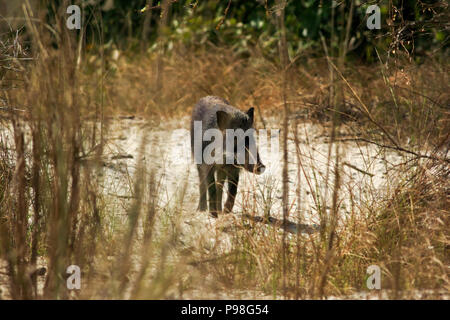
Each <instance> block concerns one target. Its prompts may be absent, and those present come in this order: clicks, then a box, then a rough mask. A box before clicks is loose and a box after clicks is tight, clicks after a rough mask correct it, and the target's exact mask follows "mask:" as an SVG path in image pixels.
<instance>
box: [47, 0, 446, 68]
mask: <svg viewBox="0 0 450 320" xmlns="http://www.w3.org/2000/svg"><path fill="white" fill-rule="evenodd" d="M169 2H170V5H169V9H168V11H169V12H168V16H169V22H168V24H167V26H165V27H161V26H160V16H161V13H162V5H161V1H150V0H147V1H145V0H132V1H127V0H122V1H120V0H106V1H105V0H102V1H97V0H94V1H78V2H77V1H75V2H74V3H75V4H76V3H78V4H79V5H80V6H81V7H82V8H83V10H82V12H83V16H84V21H83V23H84V24H85V25H86V27H87V28H86V30H85V31H84V32H86V42H87V45H89V46H95V45H98V44H99V43H101V42H104V43H106V44H115V45H116V46H117V47H118V48H119V49H127V50H129V49H132V50H138V49H140V48H146V47H147V45H149V46H150V49H152V48H154V47H155V46H154V45H153V44H154V43H155V40H156V39H157V37H158V34H159V33H158V32H160V31H161V32H162V33H163V34H164V35H165V36H166V37H167V38H168V40H167V41H166V43H165V45H166V46H167V47H168V48H169V49H170V48H173V45H174V43H176V42H179V41H181V42H183V43H184V44H185V45H187V46H189V47H191V48H195V47H198V46H201V45H205V44H207V43H211V44H214V45H216V46H224V45H225V46H229V47H232V48H233V49H235V50H236V51H239V52H242V53H243V54H245V52H246V51H247V50H248V48H249V47H254V46H258V47H260V48H261V49H262V51H263V52H264V53H265V54H266V55H267V56H268V57H272V58H274V57H275V56H277V41H278V40H277V39H278V36H279V34H278V31H277V30H276V26H275V24H274V23H271V20H273V14H272V13H273V11H274V10H276V5H275V1H264V0H259V1H236V0H233V1H227V0H222V1H193V0H192V1H189V0H188V1H169ZM351 2H352V1H350V0H342V1H330V0H298V1H288V3H287V7H286V9H285V22H286V23H285V26H286V36H287V44H288V50H289V55H290V56H291V58H292V57H295V56H296V55H298V54H300V53H302V54H305V53H308V52H312V53H315V54H318V55H322V54H323V52H322V44H321V41H320V37H321V35H322V36H323V37H324V38H325V39H332V38H333V42H332V43H331V46H330V49H329V50H330V54H331V55H332V56H335V55H337V54H338V52H339V50H340V49H341V48H340V44H341V43H342V42H343V41H344V38H345V37H346V27H347V23H348V21H349V19H351V20H352V25H351V27H350V29H349V34H348V35H347V37H348V41H349V48H348V52H349V55H350V57H349V59H352V60H356V61H361V62H376V61H377V59H376V54H375V52H374V48H375V47H376V48H378V50H380V52H383V53H386V52H387V51H388V50H401V51H405V52H406V53H407V54H411V55H414V56H415V57H416V58H417V59H418V60H419V61H420V57H422V56H426V55H430V54H433V53H435V52H436V50H438V51H439V50H443V51H444V52H446V51H447V50H448V45H449V43H448V42H449V29H448V28H449V26H448V24H449V22H448V21H449V18H450V16H449V8H448V2H447V1H442V0H424V1H418V0H391V1H388V0H380V1H363V0H355V1H353V6H354V7H352V3H351ZM43 3H46V2H43ZM47 3H48V7H49V9H50V10H49V13H48V16H47V19H48V21H49V22H50V24H51V23H52V22H54V20H53V18H54V17H53V18H52V14H54V8H60V6H59V4H60V3H62V1H49V2H47ZM372 4H377V5H378V6H379V7H380V9H381V26H382V28H381V29H380V30H369V29H368V28H367V27H366V18H367V15H366V9H367V7H368V6H369V5H372ZM144 8H149V9H148V10H146V9H144ZM100 16H101V17H100ZM100 19H101V22H102V30H101V39H100V38H99V32H98V22H99V20H100ZM160 29H163V30H160Z"/></svg>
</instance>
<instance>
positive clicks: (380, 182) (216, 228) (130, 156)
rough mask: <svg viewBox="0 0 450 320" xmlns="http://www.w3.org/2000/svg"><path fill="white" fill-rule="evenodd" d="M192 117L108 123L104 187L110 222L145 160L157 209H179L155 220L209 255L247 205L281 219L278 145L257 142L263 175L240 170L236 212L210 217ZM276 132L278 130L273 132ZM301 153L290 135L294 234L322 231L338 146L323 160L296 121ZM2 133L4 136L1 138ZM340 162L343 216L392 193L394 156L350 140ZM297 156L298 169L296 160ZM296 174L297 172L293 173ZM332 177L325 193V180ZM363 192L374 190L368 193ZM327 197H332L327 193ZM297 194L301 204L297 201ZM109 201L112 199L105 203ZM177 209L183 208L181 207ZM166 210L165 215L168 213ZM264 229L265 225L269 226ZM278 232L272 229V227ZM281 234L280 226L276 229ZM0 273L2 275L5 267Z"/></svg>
mask: <svg viewBox="0 0 450 320" xmlns="http://www.w3.org/2000/svg"><path fill="white" fill-rule="evenodd" d="M267 123H268V124H269V125H268V126H267V128H268V129H280V128H279V127H278V126H277V125H276V124H275V123H276V122H275V121H274V120H270V119H269V120H268V121H267ZM188 128H189V119H188V118H182V119H179V120H171V121H169V122H164V123H156V124H155V123H149V122H147V121H146V120H143V119H139V118H134V117H133V118H130V119H116V120H112V121H111V122H110V124H109V129H108V132H109V133H108V137H109V138H108V140H109V143H108V146H107V148H106V149H105V155H104V159H105V160H104V161H105V170H104V173H103V177H102V182H103V183H102V186H103V191H104V194H105V196H106V198H107V201H106V203H108V205H109V206H111V207H110V210H108V212H109V214H110V215H111V217H112V218H113V219H116V218H119V219H121V218H123V219H125V217H126V208H127V207H128V206H129V204H130V201H132V192H131V191H132V185H133V179H134V177H135V172H136V168H137V166H138V164H139V163H142V164H143V165H144V167H145V169H146V171H147V172H150V171H152V170H153V171H154V173H155V177H156V178H157V182H158V190H159V192H158V193H159V196H160V199H159V206H160V207H161V208H177V210H173V211H176V212H177V215H178V216H177V217H176V219H175V220H174V218H173V217H169V219H168V220H167V219H164V218H163V219H160V223H166V224H167V223H168V221H169V223H170V222H172V223H176V224H177V228H178V232H179V242H180V244H181V245H183V246H185V248H187V249H189V248H195V249H197V250H198V249H201V250H203V251H205V250H206V251H208V250H212V248H216V249H217V246H221V248H222V250H223V251H226V250H228V249H229V246H230V241H229V237H230V236H229V233H227V232H222V231H221V230H224V227H229V228H232V227H233V226H234V225H236V223H235V222H236V219H241V217H242V214H243V213H245V210H244V208H246V207H252V208H254V210H253V211H256V212H257V214H256V215H257V216H258V217H262V216H264V214H267V213H269V214H270V216H271V217H273V218H275V219H281V218H282V202H281V198H282V183H281V176H282V175H281V173H282V167H283V161H282V142H281V136H277V135H276V134H275V137H274V140H271V142H274V141H278V142H279V148H278V150H276V148H275V149H273V148H272V147H273V144H271V145H269V143H268V142H267V141H266V142H264V141H260V142H259V143H258V146H259V152H260V156H261V159H262V162H263V163H264V164H265V165H266V171H265V172H264V174H262V175H253V174H251V173H248V172H245V171H242V174H241V178H240V184H239V188H238V196H237V199H236V204H235V207H234V209H233V213H234V214H230V215H222V216H220V217H219V218H218V219H215V218H212V217H211V216H210V215H209V214H208V213H206V212H198V211H197V210H196V208H197V204H198V197H199V194H198V193H199V191H198V176H197V170H196V168H195V165H194V164H193V162H192V159H191V151H190V135H189V131H188ZM272 132H275V131H272ZM298 132H299V135H298V140H299V142H300V143H299V149H298V152H297V150H296V148H295V144H294V142H293V136H292V134H290V140H289V144H288V150H289V159H290V161H289V167H288V175H289V200H290V204H291V209H290V212H292V216H291V217H290V220H291V221H293V222H297V221H298V220H297V219H298V214H300V215H301V223H302V225H295V224H292V226H291V228H290V229H289V230H288V231H290V232H292V234H291V236H295V232H296V231H297V229H296V228H300V232H308V233H314V232H316V231H317V230H318V229H319V228H320V222H319V217H318V214H317V205H318V204H317V202H316V201H315V199H317V196H318V195H320V196H322V197H323V196H324V195H326V196H327V198H328V199H329V200H328V201H327V203H326V207H327V208H329V207H330V206H331V194H326V190H327V189H328V190H332V187H330V186H332V184H333V180H334V174H333V168H334V159H335V148H334V146H333V148H331V157H330V159H333V160H332V161H330V162H328V160H327V159H328V152H329V151H330V150H329V149H330V144H329V143H328V140H329V138H328V136H329V135H328V132H327V130H326V129H324V128H323V127H322V126H319V125H314V124H311V123H300V124H299V127H298ZM2 136H5V135H2ZM338 152H339V154H340V163H341V164H344V166H343V171H342V172H343V175H342V176H341V179H342V187H341V191H342V192H341V197H342V209H343V210H341V211H342V217H341V219H340V221H341V222H344V223H345V218H346V217H345V216H346V214H347V213H349V212H350V208H351V201H350V194H352V201H353V204H354V203H362V202H366V201H369V202H370V201H371V199H377V198H378V199H379V198H380V197H383V196H384V195H386V193H387V192H389V190H388V188H387V184H386V182H387V181H388V179H389V174H388V171H387V169H388V168H387V167H386V164H387V163H389V164H390V165H391V166H392V165H395V164H396V163H399V162H401V161H402V158H401V157H400V156H399V155H397V154H395V153H388V154H386V153H380V152H379V151H378V150H377V148H376V147H374V146H373V145H367V144H366V145H357V144H355V143H354V142H347V143H345V142H344V143H340V144H339V151H338ZM297 154H300V155H301V157H300V161H301V163H300V165H299V161H298V159H297ZM299 168H300V169H301V170H298V169H299ZM327 172H328V175H329V179H328V181H329V182H328V186H329V187H328V188H327V187H326V186H327V184H326V183H325V177H326V175H327ZM367 190H371V192H370V194H369V193H367ZM329 193H330V192H329ZM298 195H299V196H300V204H299V202H298V201H296V200H297V196H298ZM108 199H109V200H108ZM180 204H181V205H180ZM169 211H170V210H169ZM268 228H270V227H269V226H268ZM275 228H277V227H275ZM280 232H281V229H280ZM0 269H2V270H0V272H5V269H4V266H3V268H2V267H0Z"/></svg>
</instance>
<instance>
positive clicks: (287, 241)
mask: <svg viewBox="0 0 450 320" xmlns="http://www.w3.org/2000/svg"><path fill="white" fill-rule="evenodd" d="M34 27H35V28H37V26H36V25H34ZM30 30H32V28H31V27H30ZM56 31H57V32H58V34H59V36H60V37H59V40H58V41H59V42H58V43H57V47H58V49H50V48H51V46H49V45H42V44H46V43H49V41H50V39H49V38H46V37H45V35H47V33H46V32H45V31H44V30H40V33H39V34H40V36H37V34H33V35H32V39H33V44H34V47H35V48H38V49H35V51H24V49H23V48H21V47H20V45H19V44H20V43H21V39H20V38H21V36H20V35H18V36H16V35H15V34H11V35H8V36H4V38H2V44H1V47H0V50H1V55H2V57H1V58H2V59H1V60H2V61H6V62H2V63H3V64H2V69H1V70H6V72H3V73H2V74H1V77H0V84H1V93H0V98H1V100H0V103H2V105H1V110H0V121H1V126H2V128H3V129H2V132H1V133H0V134H1V144H0V159H1V160H0V177H1V183H0V257H1V259H2V260H3V261H6V268H5V270H6V274H0V277H2V278H3V280H2V281H6V282H7V284H6V286H5V287H6V288H8V290H7V293H5V292H3V293H1V294H2V297H9V298H13V299H31V298H38V299H39V298H50V299H53V298H59V299H66V298H101V299H108V298H130V297H131V298H156V299H159V298H174V297H208V296H210V297H216V296H217V294H218V292H221V294H223V296H224V297H272V298H280V297H286V298H323V297H327V296H330V295H334V296H338V297H345V296H346V295H349V294H353V293H355V292H359V291H364V290H366V288H365V279H366V277H367V275H366V268H367V266H368V265H371V264H377V265H379V266H380V267H381V268H382V272H383V283H382V287H383V288H384V289H388V290H387V291H386V292H388V297H391V298H414V297H416V292H415V291H414V290H424V289H432V290H434V291H433V293H432V294H431V297H439V294H440V293H442V292H445V293H447V294H448V292H449V289H450V283H449V278H448V275H449V265H450V261H449V258H450V257H449V254H448V248H449V233H448V225H449V220H448V219H449V218H448V217H449V212H448V208H449V187H450V186H449V182H448V181H449V177H448V175H449V160H448V146H449V145H450V144H449V132H450V127H449V125H450V124H449V114H448V105H449V92H448V83H450V82H449V81H448V80H449V79H448V76H449V74H448V65H447V62H440V61H436V60H433V59H432V58H430V59H429V61H428V62H427V63H426V64H424V65H421V66H416V65H411V64H407V63H406V62H402V66H401V67H400V66H398V65H397V66H394V67H392V68H390V69H389V70H386V68H385V67H384V66H383V65H381V64H380V65H377V66H371V67H367V66H354V65H349V66H346V67H345V68H343V69H341V70H340V71H341V72H342V75H343V77H342V78H340V79H337V80H335V81H336V83H330V81H329V77H328V67H327V62H326V59H325V58H320V59H318V58H308V57H304V58H302V59H299V60H298V61H296V62H295V63H294V64H293V67H292V70H291V71H294V72H293V74H294V77H293V79H292V82H291V83H290V86H291V89H292V92H291V93H290V95H289V99H288V101H287V103H288V104H289V107H290V110H291V113H290V115H289V117H290V120H301V121H314V122H318V123H320V124H321V125H323V126H324V131H325V132H327V131H328V128H329V127H330V124H331V119H332V118H333V115H335V111H336V110H337V111H338V112H339V113H340V114H341V120H343V121H342V122H341V123H339V127H338V129H337V133H336V136H335V137H334V138H332V140H331V145H332V146H334V147H335V148H336V149H335V150H336V152H334V153H333V152H331V153H330V155H329V163H328V166H327V168H328V169H329V174H327V176H326V177H323V176H320V173H318V172H317V177H316V178H315V179H316V180H315V181H314V180H313V181H307V182H305V184H304V186H303V188H305V189H307V190H308V191H309V192H311V193H312V194H315V195H316V199H315V201H316V203H315V204H316V205H315V207H314V208H310V210H312V211H313V214H314V215H316V216H317V217H319V219H320V223H321V230H320V232H319V233H317V234H311V235H305V234H297V235H290V236H288V237H286V234H283V233H280V232H279V230H278V229H276V228H268V227H267V226H265V225H264V224H258V223H249V222H248V221H247V220H242V221H241V220H239V219H236V220H235V226H236V227H237V229H238V230H239V231H234V232H232V233H231V244H230V248H231V249H230V250H229V251H227V252H224V251H223V250H222V249H221V247H216V248H212V249H211V250H208V251H205V250H203V249H202V248H194V249H192V250H191V252H188V253H186V252H185V251H184V248H183V247H182V246H180V245H179V241H178V238H179V223H180V221H179V219H177V218H176V217H177V216H178V214H179V212H181V211H182V210H183V208H184V207H185V202H184V197H183V193H181V194H180V195H179V198H178V200H177V202H176V205H174V206H161V205H160V202H159V196H160V194H159V193H160V190H159V189H158V177H157V175H156V174H155V172H154V171H153V170H152V168H151V167H148V166H145V163H144V162H140V163H139V165H138V169H137V170H136V172H135V175H134V176H129V179H130V181H131V185H132V187H131V188H130V194H131V196H132V200H131V201H130V202H129V205H128V206H127V214H126V215H125V216H121V217H117V216H116V212H115V211H114V210H113V209H111V208H114V206H113V205H112V204H111V203H108V201H109V198H108V197H107V196H105V194H104V192H103V189H102V183H103V180H102V179H103V178H102V170H103V164H104V162H103V160H104V149H105V146H106V145H107V144H108V127H109V123H108V119H109V118H110V115H114V114H117V113H126V114H137V115H140V116H144V117H146V118H148V119H156V120H157V121H164V120H166V119H170V118H174V117H180V116H184V115H188V114H189V113H190V108H192V106H193V105H194V104H195V102H196V101H197V100H198V99H199V98H200V97H202V96H205V95H218V96H222V97H225V98H227V99H229V100H230V101H232V102H233V103H234V104H235V105H237V106H242V107H243V106H247V105H254V106H256V107H257V108H258V109H257V110H258V114H259V115H260V118H259V119H258V124H259V125H260V126H264V125H265V119H267V118H271V117H275V118H276V119H280V118H277V115H279V114H280V113H281V110H282V108H283V104H282V102H281V97H282V92H281V89H280V88H281V87H282V86H281V85H280V84H281V81H282V76H281V75H280V73H279V72H278V71H277V67H276V65H275V64H274V63H273V62H270V61H268V60H267V59H265V58H264V57H263V56H262V55H261V54H260V53H259V52H258V50H257V49H255V51H254V52H253V53H252V54H251V56H250V58H249V57H240V56H239V55H236V54H235V53H234V52H233V51H232V50H231V49H227V48H215V47H212V46H208V47H207V48H204V49H199V50H198V51H196V52H192V51H189V50H187V49H185V48H183V47H182V46H180V47H179V48H177V49H176V50H174V51H173V53H172V54H171V55H168V56H165V57H164V58H163V59H162V61H163V63H164V70H165V74H164V82H163V87H162V88H160V89H158V90H159V92H156V89H154V88H156V87H157V86H156V85H155V82H156V73H157V71H156V70H157V57H156V56H152V55H138V56H137V55H132V56H126V55H125V54H122V55H120V54H119V57H117V53H114V52H111V53H110V52H102V51H101V52H100V53H98V52H97V53H92V52H91V53H89V52H87V53H86V55H85V56H83V59H82V60H81V63H80V64H78V63H77V61H78V55H77V52H79V51H78V50H77V45H78V44H77V41H76V39H74V38H73V37H72V35H70V34H69V33H68V31H67V30H66V29H65V28H64V27H63V26H62V25H60V28H59V29H57V30H56ZM14 39H16V40H17V41H14ZM38 44H41V45H42V47H41V48H39V45H38ZM4 58H6V59H4ZM25 58H32V60H25ZM401 61H403V60H402V59H401V58H400V57H399V58H398V64H400V62H401ZM344 79H345V80H344ZM331 87H336V88H341V89H340V90H342V92H341V93H340V95H339V97H340V99H339V101H338V104H337V105H335V106H332V105H330V101H332V100H331V99H330V88H331ZM364 106H365V107H367V109H364ZM87 120H94V121H87ZM295 123H296V122H294V121H291V123H290V127H289V130H290V133H292V132H296V131H295V127H294V125H295ZM336 125H337V124H336V123H334V122H333V125H332V127H334V126H336ZM380 128H382V129H383V130H384V131H383V130H380ZM8 135H10V136H9V137H8ZM345 136H347V137H348V136H350V138H351V139H353V140H354V141H355V142H357V143H371V144H375V145H378V146H379V148H380V152H382V151H383V150H386V149H393V150H396V151H398V152H400V153H401V154H403V155H404V159H405V163H404V164H403V165H401V166H398V168H396V169H393V170H396V176H397V179H393V180H391V181H390V183H389V185H388V188H389V190H390V192H388V193H387V194H388V196H387V197H386V198H384V199H381V198H377V194H376V193H375V190H373V189H371V188H370V186H362V187H363V188H366V189H365V192H366V193H367V194H368V196H367V198H366V200H365V202H364V201H363V202H357V201H355V202H354V203H353V206H352V207H351V210H350V211H349V212H348V210H347V211H346V212H344V209H343V207H342V202H343V199H353V197H354V196H355V195H354V194H353V193H352V191H347V190H345V189H344V187H345V186H344V185H343V183H342V175H343V171H342V170H343V164H342V163H340V158H339V153H340V152H341V151H339V150H340V143H342V140H343V138H342V139H341V137H345ZM387 136H390V137H391V138H392V140H390V139H389V137H387ZM144 142H145V140H144ZM296 143H299V142H298V141H297V142H296ZM144 148H145V146H144V144H143V147H142V149H144ZM330 148H331V147H330ZM298 150H299V149H298ZM142 152H144V151H142ZM331 154H334V155H335V156H336V158H335V159H333V158H332V156H331ZM424 155H426V157H424ZM296 156H297V157H298V159H299V160H300V161H299V162H298V163H299V167H298V168H296V170H299V171H301V170H302V167H301V160H302V159H305V155H304V154H302V153H301V152H300V151H298V152H297V155H296ZM386 162H387V160H386ZM386 165H387V163H386ZM323 183H325V184H326V186H327V189H326V190H325V192H321V191H317V190H318V189H316V187H317V185H318V184H323ZM270 188H272V186H270V185H267V186H255V191H254V192H255V193H258V192H260V193H261V192H262V193H263V194H270V193H271V190H269V189H270ZM264 201H271V200H270V199H269V198H266V199H265V200H264ZM290 201H291V202H292V203H297V204H298V205H299V203H300V202H301V199H299V198H297V199H290ZM268 206H270V204H269V203H264V202H263V203H256V202H255V201H252V199H251V198H249V199H247V201H245V203H244V205H243V208H242V210H243V211H244V212H245V213H248V214H250V215H252V214H259V215H262V212H264V209H261V208H267V207H268ZM293 207H294V206H293V205H292V206H288V209H289V218H290V220H292V221H296V222H299V223H301V222H302V221H303V220H302V214H301V211H300V210H293V209H291V208H293ZM329 208H331V210H330V209H329ZM199 214H200V213H199ZM157 223H160V226H161V225H162V226H163V227H158V228H156V227H155V225H156V224H157ZM42 261H43V262H42ZM75 262H76V263H75ZM72 263H75V264H77V265H79V266H80V267H81V269H82V276H83V279H85V280H83V281H84V282H83V290H81V291H80V292H77V291H72V292H69V291H68V290H67V289H66V287H65V277H66V276H67V275H66V267H67V266H68V265H70V264H72ZM42 266H45V268H46V274H45V277H43V276H42V275H38V273H39V272H36V271H38V270H39V268H41V267H42ZM5 279H6V280H5ZM44 279H45V280H44ZM40 286H41V287H42V288H41V287H40ZM199 291H200V292H202V293H201V294H197V295H196V292H199ZM74 292H75V293H74Z"/></svg>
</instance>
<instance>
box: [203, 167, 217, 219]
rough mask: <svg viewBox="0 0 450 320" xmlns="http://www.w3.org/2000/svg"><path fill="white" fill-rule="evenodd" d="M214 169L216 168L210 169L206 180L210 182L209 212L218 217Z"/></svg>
mask: <svg viewBox="0 0 450 320" xmlns="http://www.w3.org/2000/svg"><path fill="white" fill-rule="evenodd" d="M214 171H215V170H214V168H212V169H211V170H209V172H208V175H207V177H206V182H207V184H208V197H209V212H210V213H211V215H212V216H214V217H217V189H216V180H215V179H214Z"/></svg>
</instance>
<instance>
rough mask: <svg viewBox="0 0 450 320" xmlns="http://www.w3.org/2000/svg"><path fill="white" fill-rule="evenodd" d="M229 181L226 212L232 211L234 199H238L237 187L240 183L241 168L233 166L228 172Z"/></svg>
mask: <svg viewBox="0 0 450 320" xmlns="http://www.w3.org/2000/svg"><path fill="white" fill-rule="evenodd" d="M227 181H228V196H227V201H226V202H225V209H224V211H225V213H229V212H231V210H233V206H234V200H235V199H236V193H237V187H238V183H239V169H237V168H233V169H230V170H229V171H228V172H227Z"/></svg>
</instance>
